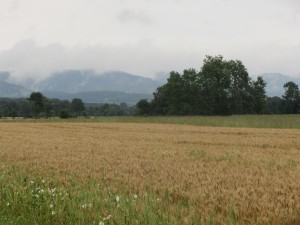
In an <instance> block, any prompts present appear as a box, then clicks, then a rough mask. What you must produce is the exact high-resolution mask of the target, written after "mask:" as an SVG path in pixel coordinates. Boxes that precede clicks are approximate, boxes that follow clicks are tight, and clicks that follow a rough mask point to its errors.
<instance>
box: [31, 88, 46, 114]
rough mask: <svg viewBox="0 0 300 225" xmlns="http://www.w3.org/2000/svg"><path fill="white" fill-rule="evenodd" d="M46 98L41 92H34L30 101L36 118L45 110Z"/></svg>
mask: <svg viewBox="0 0 300 225" xmlns="http://www.w3.org/2000/svg"><path fill="white" fill-rule="evenodd" d="M44 99H45V97H44V96H43V95H42V93H40V92H32V93H31V94H30V97H29V98H28V100H29V101H30V102H31V104H32V108H33V112H34V117H37V116H38V114H39V113H40V112H41V111H42V110H43V107H44Z"/></svg>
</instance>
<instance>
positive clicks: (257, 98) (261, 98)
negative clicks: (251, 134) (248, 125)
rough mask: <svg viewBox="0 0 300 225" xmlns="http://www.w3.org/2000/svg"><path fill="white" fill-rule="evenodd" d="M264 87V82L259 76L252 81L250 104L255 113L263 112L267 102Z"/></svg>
mask: <svg viewBox="0 0 300 225" xmlns="http://www.w3.org/2000/svg"><path fill="white" fill-rule="evenodd" d="M265 88H266V82H265V81H264V80H263V78H262V77H261V76H259V77H257V80H256V81H254V82H253V83H252V104H253V110H254V113H256V114H262V113H263V112H264V109H265V106H266V102H267V96H266V91H265Z"/></svg>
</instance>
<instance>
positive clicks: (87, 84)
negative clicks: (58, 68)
mask: <svg viewBox="0 0 300 225" xmlns="http://www.w3.org/2000/svg"><path fill="white" fill-rule="evenodd" d="M262 76H263V79H264V80H265V81H266V82H267V87H266V92H267V95H268V96H269V97H272V96H279V97H281V96H282V95H283V93H284V89H283V85H284V83H286V82H288V81H294V82H295V83H296V84H298V85H300V77H289V76H286V75H282V74H279V73H266V74H262ZM10 78H11V77H10V73H9V72H0V97H8V98H19V97H28V96H29V95H30V93H31V92H32V91H40V92H42V93H43V94H44V95H45V96H46V97H48V98H58V99H67V100H72V99H73V98H81V99H82V100H83V101H84V102H87V103H117V104H119V103H121V102H126V103H129V104H135V103H136V102H138V101H139V100H140V99H151V98H152V97H153V95H152V93H153V92H154V91H155V90H156V88H157V87H159V86H161V85H163V84H164V83H165V82H166V75H165V74H163V75H162V76H158V77H157V78H155V79H150V78H145V77H142V76H137V75H132V74H129V73H125V72H120V71H114V72H107V73H102V74H97V73H95V72H94V71H93V70H66V71H62V72H56V73H53V74H52V75H50V76H49V77H47V78H45V79H43V80H34V79H32V78H27V79H24V80H21V81H18V83H17V82H14V81H13V80H12V79H10Z"/></svg>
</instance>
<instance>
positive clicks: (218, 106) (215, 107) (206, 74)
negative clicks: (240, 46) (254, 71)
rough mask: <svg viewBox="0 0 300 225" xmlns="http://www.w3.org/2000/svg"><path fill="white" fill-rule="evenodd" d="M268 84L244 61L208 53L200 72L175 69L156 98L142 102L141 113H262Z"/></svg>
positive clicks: (140, 103) (158, 91)
mask: <svg viewBox="0 0 300 225" xmlns="http://www.w3.org/2000/svg"><path fill="white" fill-rule="evenodd" d="M265 86H266V83H265V82H264V81H263V79H262V78H261V77H258V79H257V81H252V80H251V79H250V78H249V75H248V72H247V69H246V68H245V66H244V65H243V64H242V62H241V61H239V60H236V61H234V60H230V61H226V60H224V59H223V57H222V56H216V57H212V56H207V57H206V59H204V63H203V66H202V68H201V70H200V71H199V72H197V71H196V70H195V69H188V70H184V71H183V74H179V73H178V72H174V71H173V72H171V73H170V77H169V79H168V81H167V83H166V84H165V85H163V86H161V87H159V88H158V89H157V90H156V92H155V93H154V99H153V100H152V102H151V103H148V102H145V101H143V102H139V104H138V105H137V108H138V109H139V113H140V115H145V114H148V115H151V114H152V115H230V114H250V113H256V114H260V113H262V112H263V110H264V108H265V103H266V95H265Z"/></svg>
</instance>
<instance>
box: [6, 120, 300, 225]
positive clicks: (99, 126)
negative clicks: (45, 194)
mask: <svg viewBox="0 0 300 225" xmlns="http://www.w3.org/2000/svg"><path fill="white" fill-rule="evenodd" d="M0 143H1V147H0V159H1V161H2V162H5V163H10V164H16V165H18V166H21V167H24V168H31V169H34V170H35V171H37V172H38V173H40V174H48V175H50V174H58V175H59V176H60V178H61V179H64V178H65V177H66V176H69V175H72V174H75V175H76V176H79V177H80V178H82V179H83V180H84V179H85V178H95V179H100V178H101V179H102V178H103V179H104V180H105V182H106V183H107V184H109V185H114V184H120V183H121V184H122V185H125V186H127V187H128V188H130V189H133V190H135V191H137V192H143V191H145V190H147V189H149V188H150V189H151V190H153V191H155V192H156V193H157V194H158V195H159V194H162V193H163V192H164V191H165V190H169V192H170V194H171V195H172V197H173V198H174V199H176V198H182V199H186V200H187V201H193V202H194V203H195V208H194V209H193V210H195V211H196V212H198V213H200V214H202V215H209V214H210V213H211V210H212V209H213V210H214V213H215V214H214V215H216V216H217V217H220V218H222V217H226V216H227V215H228V213H229V211H230V210H231V209H234V211H235V213H236V214H237V216H238V217H239V218H241V219H240V223H239V224H247V223H251V224H252V223H254V222H255V221H261V222H262V223H269V222H270V221H273V223H276V221H277V222H278V223H282V222H283V221H285V222H286V224H293V223H297V221H298V222H299V221H300V219H299V217H300V130H289V129H250V128H243V129H242V128H210V127H198V126H187V125H167V124H134V123H132V124H130V123H129V124H122V123H3V124H0Z"/></svg>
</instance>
